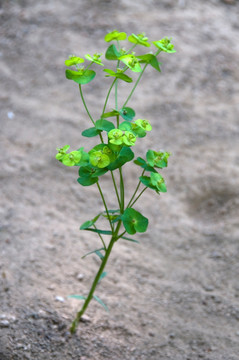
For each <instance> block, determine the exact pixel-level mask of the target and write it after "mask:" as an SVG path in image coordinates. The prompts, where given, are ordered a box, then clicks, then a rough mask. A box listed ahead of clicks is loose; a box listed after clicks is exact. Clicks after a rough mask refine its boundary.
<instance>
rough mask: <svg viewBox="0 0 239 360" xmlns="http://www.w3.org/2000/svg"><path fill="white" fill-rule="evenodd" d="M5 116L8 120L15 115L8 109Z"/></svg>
mask: <svg viewBox="0 0 239 360" xmlns="http://www.w3.org/2000/svg"><path fill="white" fill-rule="evenodd" d="M7 117H8V119H10V120H12V119H14V117H15V114H14V112H13V111H8V113H7Z"/></svg>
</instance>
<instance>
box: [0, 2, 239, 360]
mask: <svg viewBox="0 0 239 360" xmlns="http://www.w3.org/2000/svg"><path fill="white" fill-rule="evenodd" d="M230 3H232V4H230ZM115 28H117V29H119V30H121V31H122V30H124V31H126V32H127V33H128V34H130V33H132V32H134V33H139V32H141V31H145V32H146V34H147V35H148V36H149V37H150V39H160V38H162V37H164V36H172V38H173V42H174V44H175V46H176V49H177V53H176V54H173V55H167V54H164V55H162V56H161V58H160V59H161V61H162V63H163V65H162V74H160V75H159V76H157V77H156V72H155V70H153V69H152V70H150V69H149V71H148V72H147V74H148V76H147V77H145V79H143V80H142V82H141V84H140V86H139V89H138V92H137V93H135V95H134V96H133V98H132V100H131V101H130V103H129V106H132V107H133V108H135V109H136V111H137V116H138V117H140V118H148V119H149V120H150V121H151V122H152V125H153V128H154V131H153V132H152V133H151V134H150V135H148V136H147V138H145V139H144V140H142V142H141V145H140V146H135V149H134V150H135V152H136V153H137V154H138V155H143V154H144V152H145V150H146V149H147V148H153V149H156V148H164V149H165V150H168V151H170V152H171V153H172V154H173V155H172V157H171V159H170V162H169V167H168V169H167V170H165V171H164V177H165V179H166V181H167V184H168V193H167V194H164V195H163V196H161V197H160V199H159V198H157V197H155V196H154V193H153V192H152V191H150V190H149V191H148V192H146V195H145V197H144V200H142V201H139V203H138V205H137V209H139V210H140V209H141V210H142V209H143V210H144V214H145V215H146V216H147V217H149V219H150V226H149V231H148V232H147V234H146V235H145V236H141V237H140V239H141V243H140V245H134V244H131V243H128V242H123V241H122V242H121V243H119V244H117V246H115V248H114V251H113V254H112V257H111V259H110V262H109V264H108V266H107V272H108V276H107V277H106V278H105V279H104V281H102V283H101V286H100V288H99V289H98V292H97V294H98V295H99V296H100V297H101V298H102V300H103V301H104V302H105V303H106V304H107V306H108V307H109V309H110V311H109V312H108V313H106V312H105V311H104V309H103V308H102V307H101V306H100V305H99V304H98V303H92V304H91V305H90V307H89V310H88V313H87V314H88V317H89V319H88V321H86V322H82V323H81V325H80V327H79V330H78V331H77V334H76V335H75V336H73V337H70V336H69V332H68V328H69V324H70V322H71V320H72V318H73V316H74V315H75V313H76V311H77V309H78V308H79V306H80V302H79V301H77V300H74V299H69V298H68V297H67V296H68V295H69V294H74V293H79V294H85V293H86V292H87V290H88V289H89V286H90V283H91V281H92V279H93V276H94V274H95V272H96V270H97V268H98V265H99V262H98V258H95V257H94V256H92V257H89V258H86V259H85V260H82V259H81V256H82V255H83V254H84V253H86V252H87V251H90V250H92V249H94V248H95V247H97V246H98V239H97V238H96V237H94V236H88V233H84V232H83V231H82V232H79V230H78V228H79V225H80V224H81V223H83V222H84V221H85V220H87V219H89V218H90V217H92V215H95V214H96V213H97V212H98V211H99V210H101V209H102V204H101V202H100V200H98V197H97V192H96V189H95V188H94V186H93V187H90V188H86V189H83V188H82V187H80V186H79V185H78V184H77V182H76V178H77V173H76V171H75V169H70V168H69V169H68V168H66V167H63V166H61V164H59V163H58V162H57V161H56V160H55V159H54V156H55V149H56V147H58V146H62V145H64V144H68V143H69V144H71V146H72V148H77V147H79V146H85V147H88V146H89V145H90V144H89V143H88V142H87V141H86V140H87V139H85V138H82V137H81V135H80V134H81V131H82V130H83V129H85V128H86V127H88V126H89V124H88V120H87V116H86V114H85V112H84V109H83V107H82V104H81V101H80V98H79V94H78V91H77V86H76V85H74V83H73V82H71V81H68V80H66V79H65V75H64V71H65V66H64V60H65V59H66V58H67V57H68V56H69V54H72V53H75V54H77V55H80V56H82V55H84V54H85V53H94V52H95V51H99V52H103V51H104V49H105V43H104V40H103V38H104V35H105V34H106V32H108V31H110V30H113V29H115ZM238 40H239V2H238V1H224V2H223V1H220V0H214V1H213V0H210V1H209V0H208V1H206V0H201V1H193V0H178V1H176V0H174V1H173V0H148V1H143V0H138V1H137V2H136V1H132V0H107V1H106V0H104V1H96V0H88V1H86V0H84V1H83V0H78V1H73V0H68V1H57V0H52V1H33V0H15V1H13V0H12V1H10V0H9V1H7V0H5V1H4V0H1V1H0V68H1V73H0V83H1V93H0V101H1V108H0V119H1V135H0V136H1V151H0V156H1V205H2V206H1V210H0V211H1V241H0V289H1V290H0V359H1V360H10V359H14V360H15V359H19V360H20V359H31V360H33V359H39V360H41V359H58V360H63V359H64V360H66V359H80V360H86V359H89V360H103V359H110V360H159V359H160V360H161V359H162V360H164V359H170V360H196V359H204V360H238V359H239V280H238V279H239V262H238V258H239V242H238V240H239V229H238V214H239V212H238V203H239V200H238V186H239V167H238V166H239V155H238V154H239V141H238V135H239V134H238V122H239V41H238ZM102 79H103V76H101V77H100V76H98V77H97V78H96V79H95V81H93V82H92V83H90V84H89V85H87V86H86V98H87V102H88V104H89V107H90V108H91V111H92V114H93V115H94V116H97V114H98V113H99V112H100V110H99V109H102V102H103V99H104V96H105V93H106V87H105V84H104V85H102V83H101V80H102ZM124 89H125V92H126V88H124ZM127 91H128V90H127ZM109 108H110V106H109ZM142 144H143V147H142ZM127 171H128V173H127V184H128V188H129V189H130V190H132V189H133V185H134V179H135V178H136V177H137V176H138V175H139V169H136V166H135V168H134V167H128V170H127ZM109 185H110V179H109V178H108V177H107V176H106V179H105V181H104V184H103V187H104V189H107V188H108V187H109ZM107 197H108V200H109V201H111V199H110V194H109V193H108V195H107ZM79 274H82V275H81V276H79ZM62 298H63V299H62ZM57 299H58V301H57ZM59 300H64V301H59Z"/></svg>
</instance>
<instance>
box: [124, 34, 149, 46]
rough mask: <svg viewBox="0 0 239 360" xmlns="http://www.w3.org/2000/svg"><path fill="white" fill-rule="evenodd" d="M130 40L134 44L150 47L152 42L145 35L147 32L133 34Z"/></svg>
mask: <svg viewBox="0 0 239 360" xmlns="http://www.w3.org/2000/svg"><path fill="white" fill-rule="evenodd" d="M128 40H129V41H130V42H132V43H134V44H139V45H143V46H146V47H150V43H149V42H148V41H147V40H148V38H147V37H146V36H145V33H142V34H138V35H135V34H132V35H130V36H129V37H128Z"/></svg>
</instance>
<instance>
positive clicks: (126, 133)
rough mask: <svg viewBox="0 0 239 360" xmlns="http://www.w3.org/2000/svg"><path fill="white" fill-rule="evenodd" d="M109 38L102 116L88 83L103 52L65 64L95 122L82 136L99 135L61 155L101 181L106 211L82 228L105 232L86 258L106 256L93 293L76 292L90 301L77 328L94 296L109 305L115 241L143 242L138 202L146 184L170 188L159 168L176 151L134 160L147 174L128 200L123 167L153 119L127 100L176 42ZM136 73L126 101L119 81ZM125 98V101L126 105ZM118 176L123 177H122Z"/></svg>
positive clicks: (83, 181)
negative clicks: (104, 283)
mask: <svg viewBox="0 0 239 360" xmlns="http://www.w3.org/2000/svg"><path fill="white" fill-rule="evenodd" d="M105 41H106V42H107V43H110V42H113V43H112V44H111V45H109V47H108V48H107V50H106V53H105V58H106V60H109V61H110V62H111V64H113V65H114V67H113V69H112V68H110V69H108V68H107V69H105V68H104V69H103V71H104V72H105V73H106V75H105V76H106V78H107V79H106V82H109V79H111V78H112V81H111V84H110V87H109V90H108V92H107V95H106V99H105V101H104V104H103V110H102V111H101V112H100V113H99V116H98V119H93V117H92V115H91V113H90V110H89V108H88V107H87V105H86V101H85V97H84V95H83V87H84V86H85V85H86V84H88V83H89V82H91V81H92V80H93V79H94V77H95V75H96V72H95V70H92V67H93V66H94V68H95V66H99V69H101V66H104V64H103V63H102V60H101V54H99V53H95V54H94V55H93V56H92V55H89V54H87V55H85V59H86V60H87V61H88V63H87V65H86V66H82V64H83V63H84V62H85V59H84V58H81V57H77V56H71V57H70V58H69V59H68V60H66V61H65V65H66V66H67V67H69V68H70V69H67V70H66V77H67V79H70V80H73V81H74V82H75V83H77V84H78V85H79V90H80V96H81V99H82V102H83V105H84V107H85V110H86V113H87V114H88V117H89V119H90V121H91V123H92V125H93V126H91V127H89V128H88V129H85V130H84V131H83V132H82V135H83V136H84V137H95V138H96V140H97V141H96V145H95V146H94V147H93V148H92V149H87V150H85V149H84V148H83V147H81V148H79V149H77V150H74V151H71V152H69V148H70V146H69V145H65V146H63V147H62V148H59V149H57V150H58V154H57V155H56V159H57V160H59V161H60V162H61V163H62V164H64V165H65V166H76V167H78V173H79V177H78V179H77V181H78V183H79V184H80V185H82V186H93V185H94V186H97V188H98V191H99V196H100V197H101V199H102V204H103V207H104V210H103V211H101V212H99V213H98V214H97V215H95V216H94V217H93V218H92V219H91V220H88V221H86V222H84V223H83V224H82V225H81V227H80V229H81V230H86V231H91V232H93V233H95V234H96V235H97V236H98V237H99V240H100V242H101V245H100V247H99V248H97V249H95V250H92V251H91V252H90V253H88V254H86V255H84V257H85V256H87V255H90V254H95V255H97V256H98V257H99V258H100V261H101V264H100V267H99V270H98V272H97V274H96V276H95V279H94V281H93V283H92V285H91V288H90V291H89V293H88V295H86V296H83V295H72V297H75V298H77V299H81V300H84V303H83V306H82V308H81V310H80V311H79V312H78V313H77V315H76V318H75V320H74V321H73V323H72V325H71V329H70V330H71V333H74V332H75V331H76V328H77V325H78V323H79V321H80V319H81V316H82V315H83V314H84V312H85V311H86V309H87V307H88V305H89V303H90V301H91V300H92V299H95V300H97V301H98V302H99V303H100V304H101V305H103V306H104V307H105V308H106V306H105V304H104V303H103V302H102V300H101V299H100V298H99V297H98V296H96V295H95V290H96V287H97V285H98V284H99V282H100V280H102V279H103V277H104V276H105V275H106V273H105V271H104V269H105V266H106V263H107V261H108V258H109V256H110V253H111V251H112V248H113V246H114V245H115V243H117V242H118V241H119V240H121V239H123V240H127V241H133V242H137V240H135V239H133V238H131V237H128V234H129V235H134V234H136V233H144V232H145V231H146V230H147V227H148V219H147V218H146V217H145V216H144V215H142V214H141V213H140V212H139V211H138V210H136V209H135V203H136V202H137V201H138V199H139V198H140V197H141V196H142V194H143V193H144V192H145V190H146V189H151V190H153V191H154V192H155V193H156V195H158V194H160V193H161V192H166V191H167V188H166V185H165V181H164V178H163V177H162V175H161V174H159V172H158V171H159V170H160V169H162V168H165V167H166V166H167V163H168V157H169V155H170V154H169V153H168V152H165V151H162V150H151V149H150V150H148V151H147V152H146V156H145V159H143V158H141V157H138V158H137V159H136V160H134V164H135V165H137V166H139V167H141V169H142V170H141V172H142V173H141V175H140V177H139V179H138V180H137V183H136V187H135V190H134V192H133V194H132V196H131V197H130V198H129V199H128V201H126V199H125V181H124V174H123V168H124V166H125V164H126V163H128V162H130V161H133V159H134V152H133V151H132V147H133V146H135V145H136V144H137V143H138V142H139V141H141V140H140V139H141V138H143V137H145V136H146V134H147V132H149V131H151V130H152V126H151V124H150V122H149V121H148V120H146V119H140V118H136V114H135V110H134V109H133V108H131V107H128V106H126V105H127V104H128V102H129V100H130V99H131V97H132V95H133V93H134V91H135V89H136V87H137V85H138V83H139V81H140V79H141V77H142V75H143V74H144V72H145V69H146V68H147V67H148V65H151V66H152V67H153V68H154V70H155V71H156V72H158V73H159V72H160V71H161V70H160V63H159V62H158V55H159V54H160V52H162V51H163V52H166V53H173V52H175V50H174V46H173V45H172V43H171V40H170V39H168V38H167V37H166V38H163V39H161V40H158V41H153V42H150V41H149V40H148V38H147V37H146V36H145V34H138V35H135V34H132V35H130V36H129V37H127V34H126V33H125V32H118V31H117V30H114V31H112V32H110V33H108V34H107V35H106V36H105ZM122 41H123V42H125V41H127V45H128V44H129V43H130V47H129V49H125V48H124V47H122V45H121V44H122ZM152 44H153V46H154V50H153V51H151V52H147V53H144V54H136V53H135V52H133V50H134V51H135V49H136V48H137V50H142V49H145V48H146V49H148V48H149V47H150V46H151V45H152ZM155 47H156V49H155ZM72 67H74V69H72ZM132 73H135V75H136V76H137V78H136V81H135V84H134V86H132V88H131V90H130V91H129V95H128V97H126V98H123V99H122V100H121V97H120V98H119V96H118V93H119V91H118V90H119V89H118V85H120V82H122V81H124V82H126V83H129V84H130V83H132V82H133V78H132V77H131V76H132V75H134V74H132ZM131 74H132V75H131ZM112 90H113V91H114V102H115V106H114V109H107V105H108V99H109V96H110V95H111V92H112ZM124 93H125V90H124ZM119 100H121V102H122V105H120V106H119ZM107 172H109V173H110V175H111V178H112V189H110V190H109V191H110V192H111V193H112V191H114V192H115V194H116V199H117V204H116V205H115V208H114V209H109V207H108V205H107V202H106V199H105V196H104V193H103V191H102V188H101V185H100V183H101V179H102V177H103V175H104V174H106V173H107ZM116 177H118V182H117V179H116ZM117 184H119V185H117ZM142 187H143V188H142ZM101 217H104V218H106V219H107V220H108V223H109V228H108V229H102V228H101V227H99V226H98V221H99V220H100V218H101ZM105 237H108V238H109V240H108V241H107V240H106V239H105Z"/></svg>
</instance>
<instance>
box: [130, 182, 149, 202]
mask: <svg viewBox="0 0 239 360" xmlns="http://www.w3.org/2000/svg"><path fill="white" fill-rule="evenodd" d="M146 189H148V188H147V186H146V187H145V188H144V189H143V190H142V191H141V193H140V194H139V195H138V196H137V198H136V199H135V200H134V202H132V204H131V205H130V206H133V205H134V204H135V203H136V201H137V200H138V199H139V198H140V196H141V195H142V194H143V193H144V192H145V190H146Z"/></svg>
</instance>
